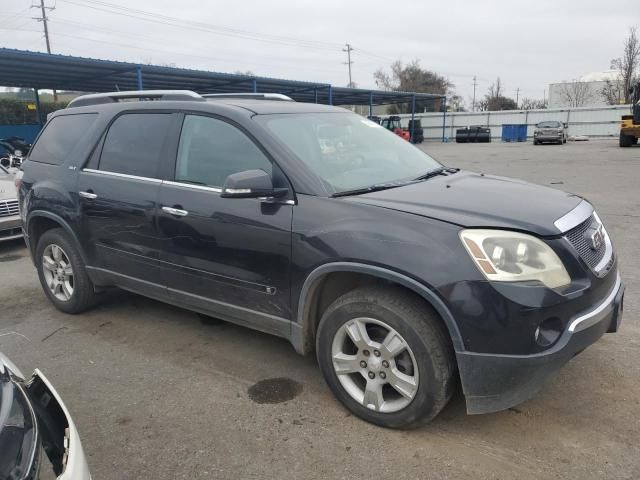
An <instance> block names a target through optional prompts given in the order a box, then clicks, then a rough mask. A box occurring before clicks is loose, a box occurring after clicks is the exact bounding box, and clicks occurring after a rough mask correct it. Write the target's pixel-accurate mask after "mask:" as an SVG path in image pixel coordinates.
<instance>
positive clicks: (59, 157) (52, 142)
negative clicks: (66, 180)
mask: <svg viewBox="0 0 640 480" xmlns="http://www.w3.org/2000/svg"><path fill="white" fill-rule="evenodd" d="M96 118H97V115H96V114H95V113H83V114H78V115H61V116H58V117H55V118H53V119H52V120H51V121H50V122H49V123H48V125H47V127H46V128H45V129H44V132H42V134H41V135H40V138H38V141H37V142H36V144H35V145H34V147H33V148H32V149H31V152H30V153H29V160H32V161H34V162H41V163H50V164H53V165H62V164H63V163H64V161H65V160H66V159H67V157H68V156H69V154H70V153H71V152H72V151H73V149H74V148H75V146H76V145H77V144H78V142H80V140H82V137H84V135H85V133H87V131H89V128H91V125H93V122H95V120H96Z"/></svg>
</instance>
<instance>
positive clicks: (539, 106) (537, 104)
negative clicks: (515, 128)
mask: <svg viewBox="0 0 640 480" xmlns="http://www.w3.org/2000/svg"><path fill="white" fill-rule="evenodd" d="M520 108H521V109H522V110H543V109H545V108H548V103H547V101H546V100H535V99H533V98H526V97H525V98H523V99H522V102H521V103H520Z"/></svg>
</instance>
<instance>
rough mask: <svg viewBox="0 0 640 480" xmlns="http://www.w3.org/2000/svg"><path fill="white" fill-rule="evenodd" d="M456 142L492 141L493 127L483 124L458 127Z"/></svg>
mask: <svg viewBox="0 0 640 480" xmlns="http://www.w3.org/2000/svg"><path fill="white" fill-rule="evenodd" d="M456 143H491V129H490V128H489V127H482V126H471V127H464V128H458V129H457V130H456Z"/></svg>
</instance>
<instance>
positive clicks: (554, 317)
mask: <svg viewBox="0 0 640 480" xmlns="http://www.w3.org/2000/svg"><path fill="white" fill-rule="evenodd" d="M246 97H247V95H246V94H244V95H243V98H234V96H233V95H230V96H229V95H228V96H217V97H214V98H205V97H203V96H200V95H198V94H196V93H193V92H175V91H173V92H172V91H168V92H162V91H158V92H154V91H148V92H142V93H138V92H115V93H108V94H96V95H88V96H84V97H78V98H76V99H75V100H73V101H72V102H71V103H70V104H69V106H68V107H67V108H66V109H64V110H58V111H57V112H55V113H54V114H53V115H52V116H51V118H50V120H49V121H48V122H47V125H46V126H45V127H44V129H43V131H42V133H41V134H40V137H39V138H38V140H37V141H36V143H35V145H34V147H33V149H32V150H31V153H30V156H29V159H28V160H27V161H26V162H24V164H23V165H22V169H23V171H24V176H23V177H22V179H21V183H20V191H19V199H20V203H21V214H22V218H23V222H24V228H25V231H26V240H27V244H28V248H29V252H30V254H31V256H32V258H33V261H34V264H35V266H36V268H37V271H38V276H39V279H40V283H41V285H42V288H43V291H44V293H45V295H46V296H47V297H48V298H49V300H50V301H51V302H52V303H53V304H54V305H55V306H56V307H57V308H58V309H60V310H61V311H63V312H68V313H78V312H82V311H84V310H86V309H87V308H90V307H91V306H92V305H93V304H94V303H95V301H96V293H97V291H98V290H100V289H102V288H106V287H109V286H113V285H115V286H118V287H121V288H123V289H126V290H130V291H133V292H137V293H140V294H143V295H147V296H149V297H152V298H156V299H158V300H161V301H164V302H167V303H172V304H175V305H178V306H181V307H184V308H187V309H190V310H193V311H196V312H198V313H201V314H205V315H209V316H212V317H215V318H218V319H222V320H226V321H229V322H234V323H238V324H241V325H246V326H249V327H252V328H255V329H258V330H261V331H263V332H268V333H271V334H275V335H278V336H281V337H284V338H286V339H288V340H289V341H290V342H291V343H292V344H293V346H294V347H295V349H296V350H297V351H298V352H299V353H301V354H309V353H312V352H313V351H314V350H315V353H316V356H317V359H318V363H319V365H320V370H321V371H322V374H323V375H324V377H325V380H326V382H327V384H328V385H329V387H330V388H331V390H332V391H333V393H334V394H335V396H336V397H337V398H338V399H339V400H340V401H341V402H342V403H343V404H344V405H345V406H346V407H347V408H348V409H349V410H351V411H352V412H353V413H354V414H356V415H358V416H360V417H361V418H364V419H366V420H367V421H370V422H373V423H375V424H378V425H382V426H386V427H394V428H402V427H413V426H416V425H418V424H420V423H424V422H427V421H429V420H431V419H432V418H434V417H435V416H436V415H437V414H438V412H440V411H441V410H442V408H443V407H444V406H445V405H446V404H447V402H448V401H449V399H450V397H451V395H452V392H453V391H454V388H455V385H457V383H458V381H460V382H461V384H462V390H463V392H464V395H465V397H466V403H467V411H468V412H470V413H486V412H494V411H498V410H502V409H506V408H509V407H512V406H514V405H516V404H518V403H521V402H523V401H525V400H527V399H528V398H530V397H531V396H532V395H534V394H535V393H536V392H537V391H538V390H540V388H542V386H543V384H544V381H545V379H546V378H547V377H548V376H549V375H551V374H553V373H554V372H555V371H557V370H558V369H560V368H561V367H562V366H563V365H564V364H565V363H566V362H567V361H569V360H570V359H571V358H572V357H573V356H574V355H575V354H577V353H578V352H580V351H582V350H584V349H585V348H586V347H588V346H589V345H591V344H592V343H594V342H595V341H596V340H598V339H599V338H600V337H601V336H602V335H603V334H604V333H605V332H615V331H617V330H618V327H619V324H620V321H621V318H622V298H623V293H624V286H623V284H622V280H621V278H620V275H619V273H618V264H617V256H616V253H615V250H614V248H613V245H612V242H611V239H610V238H609V235H608V234H607V231H606V230H605V228H604V226H603V224H602V222H601V221H600V218H599V217H598V215H597V213H596V212H595V210H594V208H593V206H592V205H591V204H590V203H589V202H587V201H586V200H584V199H583V198H580V197H578V196H577V195H573V194H569V193H565V192H562V191H559V190H556V189H551V188H547V187H542V186H538V185H533V184H529V183H526V182H523V181H519V180H513V179H508V178H504V177H496V176H492V175H484V174H477V173H473V172H466V171H461V170H460V169H457V168H450V167H446V166H444V165H442V164H440V163H439V162H437V161H436V160H434V159H433V158H432V157H430V156H429V155H427V154H426V153H425V152H423V151H422V150H420V149H418V148H416V147H415V146H413V145H411V144H410V143H408V142H406V141H404V140H402V139H401V138H400V137H398V136H397V135H395V134H393V133H392V132H390V131H388V130H386V129H385V128H383V127H381V126H380V125H378V124H376V123H374V122H371V121H369V120H367V119H364V118H362V117H361V116H359V115H356V114H353V113H352V112H349V111H348V110H344V109H341V108H337V107H332V106H326V105H319V104H304V103H296V102H293V101H282V100H283V99H278V101H275V100H272V99H269V97H268V96H267V95H262V96H260V97H257V98H246ZM136 98H140V99H141V100H153V101H140V102H135V101H130V100H132V99H136ZM121 100H129V101H121ZM593 395H597V392H593Z"/></svg>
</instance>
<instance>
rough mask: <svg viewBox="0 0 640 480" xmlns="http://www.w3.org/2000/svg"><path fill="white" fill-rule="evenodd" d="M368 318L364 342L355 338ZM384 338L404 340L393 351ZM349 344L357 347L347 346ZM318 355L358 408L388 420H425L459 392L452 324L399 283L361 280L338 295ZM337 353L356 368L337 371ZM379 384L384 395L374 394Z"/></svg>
mask: <svg viewBox="0 0 640 480" xmlns="http://www.w3.org/2000/svg"><path fill="white" fill-rule="evenodd" d="M363 325H364V331H365V332H366V338H367V339H368V341H367V340H365V342H362V341H360V342H359V344H360V348H358V347H357V346H356V344H355V342H354V341H353V340H352V339H353V338H354V337H356V338H358V335H357V334H356V335H354V332H355V333H357V332H362V326H363ZM363 337H365V335H362V337H360V338H363ZM385 338H391V339H393V342H389V343H387V344H386V345H390V346H394V345H395V346H396V347H397V346H398V345H403V346H401V347H397V348H394V349H393V350H395V351H396V352H397V353H396V354H389V350H388V349H386V348H385V344H383V343H382V342H383V339H385ZM345 349H350V350H349V352H348V353H344V352H345ZM372 350H373V351H372ZM376 352H378V353H376ZM367 353H368V355H367ZM316 354H317V357H318V363H319V365H320V370H321V371H322V374H323V376H324V378H325V380H326V382H327V384H328V385H329V388H330V389H331V390H332V392H333V394H334V395H335V396H336V397H337V398H338V400H340V402H342V403H343V404H344V405H345V406H346V407H347V408H348V409H349V410H350V411H351V412H352V413H353V414H355V415H357V416H358V417H360V418H362V419H364V420H366V421H368V422H371V423H374V424H376V425H379V426H382V427H387V428H415V427H418V426H420V425H422V424H425V423H427V422H429V421H430V420H432V419H433V418H435V416H436V415H437V414H438V413H440V411H441V410H442V409H443V408H444V406H445V405H446V404H447V402H448V401H449V399H450V398H451V395H452V393H453V389H454V372H455V358H454V353H453V348H452V346H451V341H450V338H449V335H448V333H447V331H446V329H445V327H444V326H443V324H442V323H441V321H440V319H439V318H438V316H437V314H436V313H435V312H434V311H433V310H432V309H431V307H430V306H428V305H427V304H426V303H425V302H424V301H422V300H421V299H420V298H418V297H416V296H414V295H413V294H411V293H408V292H406V291H404V290H402V289H399V288H393V287H361V288H357V289H355V290H353V291H351V292H349V293H347V294H345V295H343V296H342V297H340V298H338V299H337V300H336V301H335V302H333V303H332V304H331V305H330V306H329V307H328V308H327V310H326V311H325V312H324V314H323V315H322V319H321V320H320V325H319V327H318V334H317V336H316ZM345 355H346V356H345ZM334 358H336V359H338V358H339V359H340V360H338V361H339V362H340V364H339V367H340V368H343V367H344V368H346V369H347V370H351V371H350V373H342V374H337V373H336V368H338V367H336V366H334V365H335V363H334ZM342 362H344V363H342ZM363 362H364V363H363ZM380 362H382V363H380ZM363 367H366V368H363ZM374 372H375V373H374ZM371 375H373V376H374V377H371ZM383 379H384V380H383ZM386 382H388V383H386ZM385 383H386V384H385ZM391 383H394V384H396V385H399V386H400V388H401V389H404V390H405V394H401V393H400V390H397V389H396V388H395V387H392V385H391ZM380 385H381V386H380ZM376 386H378V389H376ZM376 391H378V392H379V395H376V394H373V393H372V392H376ZM365 392H369V393H365ZM367 395H370V396H367ZM367 398H369V399H372V400H374V401H373V402H371V403H369V404H368V405H369V406H365V405H364V403H365V399H367ZM376 403H377V405H376Z"/></svg>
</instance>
